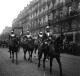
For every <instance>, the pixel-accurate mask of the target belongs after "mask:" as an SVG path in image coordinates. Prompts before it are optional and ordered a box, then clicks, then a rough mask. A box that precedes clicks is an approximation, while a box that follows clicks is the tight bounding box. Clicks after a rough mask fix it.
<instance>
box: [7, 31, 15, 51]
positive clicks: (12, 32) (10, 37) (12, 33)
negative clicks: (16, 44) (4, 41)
mask: <svg viewBox="0 0 80 76" xmlns="http://www.w3.org/2000/svg"><path fill="white" fill-rule="evenodd" d="M15 37H16V34H15V33H14V30H12V31H11V33H10V34H9V41H11V40H12V39H13V38H15ZM8 52H10V51H8Z"/></svg>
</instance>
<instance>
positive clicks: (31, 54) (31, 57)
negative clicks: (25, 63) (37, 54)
mask: <svg viewBox="0 0 80 76" xmlns="http://www.w3.org/2000/svg"><path fill="white" fill-rule="evenodd" d="M32 53H33V51H31V55H30V57H31V62H32Z"/></svg>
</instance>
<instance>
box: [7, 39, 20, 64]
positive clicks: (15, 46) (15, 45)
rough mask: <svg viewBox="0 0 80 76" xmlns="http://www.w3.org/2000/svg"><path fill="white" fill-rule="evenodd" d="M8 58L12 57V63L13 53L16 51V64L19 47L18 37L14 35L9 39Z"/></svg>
mask: <svg viewBox="0 0 80 76" xmlns="http://www.w3.org/2000/svg"><path fill="white" fill-rule="evenodd" d="M8 47H9V52H10V58H12V63H14V53H16V64H18V52H19V48H20V40H19V38H18V37H15V38H13V39H11V40H9V43H8Z"/></svg>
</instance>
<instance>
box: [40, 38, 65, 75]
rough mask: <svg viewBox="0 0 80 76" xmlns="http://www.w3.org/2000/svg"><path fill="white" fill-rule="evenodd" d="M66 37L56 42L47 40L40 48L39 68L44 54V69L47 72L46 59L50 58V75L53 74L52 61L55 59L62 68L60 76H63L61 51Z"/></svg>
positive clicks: (57, 39)
mask: <svg viewBox="0 0 80 76" xmlns="http://www.w3.org/2000/svg"><path fill="white" fill-rule="evenodd" d="M63 39H64V37H58V38H56V40H54V41H53V40H52V39H51V40H46V41H44V42H43V43H42V44H41V45H40V47H39V52H38V55H39V57H38V60H39V64H38V67H40V59H41V57H42V53H43V54H44V59H43V68H44V70H45V59H46V57H47V56H49V57H50V74H52V61H53V58H56V60H57V62H58V64H59V67H60V76H62V67H61V61H60V51H61V48H62V42H63Z"/></svg>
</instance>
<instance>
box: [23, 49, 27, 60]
mask: <svg viewBox="0 0 80 76" xmlns="http://www.w3.org/2000/svg"><path fill="white" fill-rule="evenodd" d="M23 50H24V49H23ZM24 60H26V50H24Z"/></svg>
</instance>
